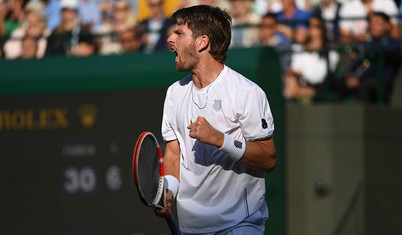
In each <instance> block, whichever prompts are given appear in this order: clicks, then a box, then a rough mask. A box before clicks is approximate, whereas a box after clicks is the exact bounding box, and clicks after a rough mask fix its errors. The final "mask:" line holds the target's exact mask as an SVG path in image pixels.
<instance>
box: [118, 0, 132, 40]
mask: <svg viewBox="0 0 402 235" xmlns="http://www.w3.org/2000/svg"><path fill="white" fill-rule="evenodd" d="M113 15H114V21H113V24H112V28H113V32H117V33H118V32H122V31H125V30H127V29H129V28H132V27H134V26H135V25H136V19H135V17H134V16H133V15H132V14H131V6H130V4H129V2H128V1H126V0H117V1H116V2H115V3H114V6H113Z"/></svg>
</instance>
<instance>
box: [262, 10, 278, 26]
mask: <svg viewBox="0 0 402 235" xmlns="http://www.w3.org/2000/svg"><path fill="white" fill-rule="evenodd" d="M265 18H271V19H273V20H274V21H275V24H277V23H278V18H277V14H275V13H272V12H268V13H266V14H265V15H263V16H262V18H261V19H265Z"/></svg>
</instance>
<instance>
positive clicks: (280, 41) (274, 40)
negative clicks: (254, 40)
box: [258, 13, 291, 71]
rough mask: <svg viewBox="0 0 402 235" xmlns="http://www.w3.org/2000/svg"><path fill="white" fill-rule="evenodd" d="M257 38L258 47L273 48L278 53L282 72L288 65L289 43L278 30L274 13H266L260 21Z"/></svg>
mask: <svg viewBox="0 0 402 235" xmlns="http://www.w3.org/2000/svg"><path fill="white" fill-rule="evenodd" d="M258 37H259V40H260V45H262V46H269V47H274V48H276V49H277V50H278V51H279V55H280V59H281V65H282V70H283V71H284V70H285V69H286V68H287V67H288V65H289V61H290V59H289V54H288V52H287V50H289V49H290V45H291V42H290V41H289V40H288V39H287V38H286V37H285V36H284V35H283V34H282V33H281V32H279V30H278V20H277V19H276V15H275V14H274V13H267V14H265V15H264V16H263V17H262V19H261V24H260V27H259V32H258Z"/></svg>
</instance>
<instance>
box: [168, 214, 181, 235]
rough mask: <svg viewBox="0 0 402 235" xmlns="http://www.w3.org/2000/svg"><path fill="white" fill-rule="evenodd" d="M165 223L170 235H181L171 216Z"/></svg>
mask: <svg viewBox="0 0 402 235" xmlns="http://www.w3.org/2000/svg"><path fill="white" fill-rule="evenodd" d="M166 222H167V224H168V226H169V229H170V232H171V233H172V235H182V234H183V233H182V232H181V231H180V229H179V226H177V222H176V219H175V218H174V216H173V215H172V216H171V217H170V218H167V219H166Z"/></svg>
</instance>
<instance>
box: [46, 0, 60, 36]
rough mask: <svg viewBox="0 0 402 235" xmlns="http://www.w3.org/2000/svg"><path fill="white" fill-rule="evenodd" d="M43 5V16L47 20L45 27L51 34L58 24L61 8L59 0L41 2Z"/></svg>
mask: <svg viewBox="0 0 402 235" xmlns="http://www.w3.org/2000/svg"><path fill="white" fill-rule="evenodd" d="M43 2H44V3H45V5H46V7H45V14H46V18H47V27H48V28H49V30H50V32H53V31H54V30H55V29H56V28H57V26H59V24H60V20H61V7H60V1H59V0H43Z"/></svg>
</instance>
